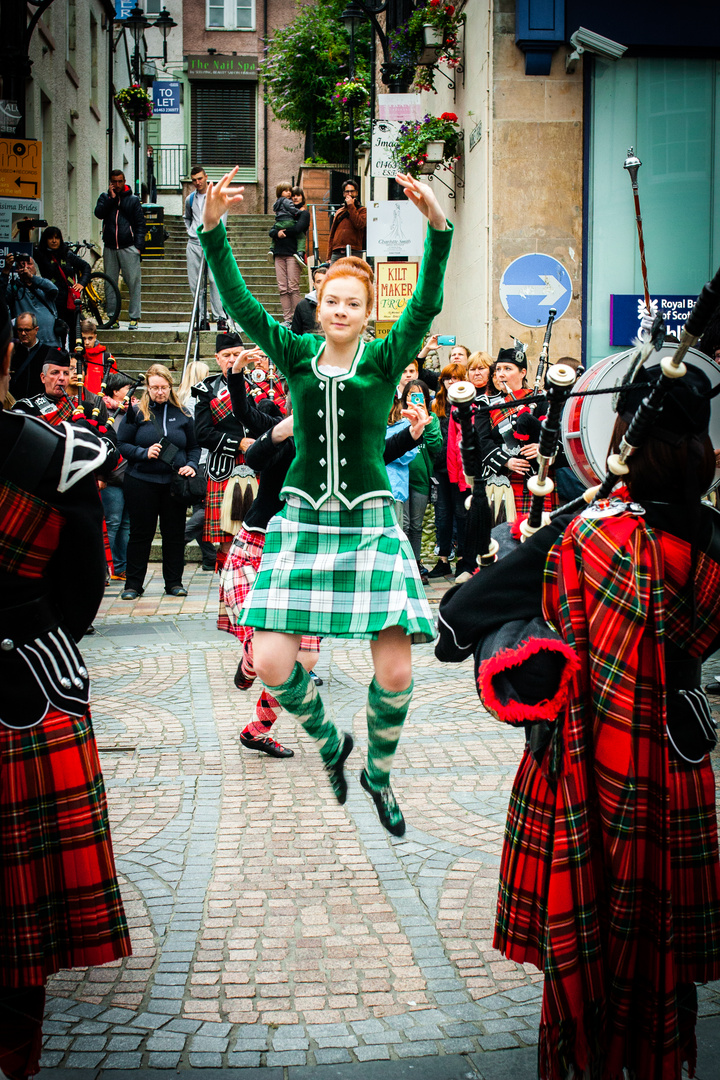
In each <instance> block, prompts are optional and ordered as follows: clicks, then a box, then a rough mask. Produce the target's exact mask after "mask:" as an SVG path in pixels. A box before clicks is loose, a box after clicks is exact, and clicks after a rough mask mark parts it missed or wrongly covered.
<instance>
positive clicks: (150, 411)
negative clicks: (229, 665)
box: [118, 364, 200, 600]
mask: <svg viewBox="0 0 720 1080" xmlns="http://www.w3.org/2000/svg"><path fill="white" fill-rule="evenodd" d="M145 386H146V389H147V394H146V396H145V397H144V398H143V400H142V401H141V403H140V405H138V406H132V405H131V406H130V408H129V409H128V411H127V413H126V415H125V416H124V417H123V420H122V422H121V423H120V426H119V428H118V445H119V447H120V453H121V454H122V456H123V457H124V458H125V460H126V461H127V463H128V467H127V472H126V473H125V483H124V491H125V503H126V505H127V508H128V514H129V516H130V538H129V540H128V546H127V566H126V571H125V573H126V581H125V591H124V592H123V593H122V594H121V596H120V599H121V600H137V598H138V596H141V595H142V593H143V583H144V581H145V574H146V573H147V564H148V559H149V558H150V548H151V546H152V542H153V537H154V536H155V530H156V528H157V524H158V518H159V519H160V535H161V536H162V569H163V578H164V579H165V592H166V593H167V594H168V595H169V596H187V589H185V587H184V586H183V583H182V575H183V570H184V569H185V517H186V511H187V507H186V506H185V504H184V503H183V502H181V501H180V500H179V499H176V498H174V497H173V495H172V492H171V482H172V478H173V474H174V473H176V472H177V473H179V474H180V476H194V475H195V473H196V472H197V468H198V462H199V461H200V447H199V446H198V444H197V440H196V439H195V426H194V424H193V419H192V417H191V416H190V415H189V414H188V413H187V412H185V410H184V409H183V408H182V407H181V405H180V402H179V401H178V399H177V395H176V393H175V389H174V387H173V379H172V375H171V373H170V372H169V371H168V369H167V368H166V367H163V365H162V364H153V365H152V366H151V367H149V368H148V370H147V373H146V375H145Z"/></svg>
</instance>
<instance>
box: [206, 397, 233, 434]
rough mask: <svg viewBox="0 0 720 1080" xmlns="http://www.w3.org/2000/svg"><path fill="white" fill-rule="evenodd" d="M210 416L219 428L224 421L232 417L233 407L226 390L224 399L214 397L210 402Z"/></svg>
mask: <svg viewBox="0 0 720 1080" xmlns="http://www.w3.org/2000/svg"><path fill="white" fill-rule="evenodd" d="M210 414H211V416H212V420H213V424H215V426H216V427H217V425H218V424H220V423H221V422H222V421H223V420H226V419H227V418H228V416H232V414H233V411H232V405H231V404H230V394H229V392H228V391H227V390H226V391H225V394H224V395H223V397H222V398H219V397H214V398H213V399H212V401H211V402H210Z"/></svg>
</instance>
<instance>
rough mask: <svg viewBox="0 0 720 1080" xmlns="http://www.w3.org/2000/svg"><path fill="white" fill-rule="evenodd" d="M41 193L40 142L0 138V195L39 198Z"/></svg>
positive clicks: (17, 197) (36, 140) (4, 196)
mask: <svg viewBox="0 0 720 1080" xmlns="http://www.w3.org/2000/svg"><path fill="white" fill-rule="evenodd" d="M41 195H42V143H41V142H40V141H39V140H38V139H0V197H3V198H13V197H14V198H16V199H39V198H40V196H41Z"/></svg>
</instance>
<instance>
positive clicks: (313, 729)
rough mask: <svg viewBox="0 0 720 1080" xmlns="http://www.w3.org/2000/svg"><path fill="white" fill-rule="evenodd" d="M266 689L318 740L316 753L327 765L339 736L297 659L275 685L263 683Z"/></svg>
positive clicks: (334, 751)
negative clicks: (287, 672) (281, 680)
mask: <svg viewBox="0 0 720 1080" xmlns="http://www.w3.org/2000/svg"><path fill="white" fill-rule="evenodd" d="M265 685H266V686H267V689H268V691H269V693H271V694H272V696H273V697H274V698H276V699H277V701H279V702H280V704H281V705H282V707H283V709H287V711H288V712H289V713H292V714H293V716H297V718H298V720H299V721H300V723H301V724H302V726H303V727H304V728H305V730H306V731H307V733H308V735H310V736H311V737H312V738H313V739H315V740H316V741H317V742H318V743H319V744H320V746H319V749H320V757H321V758H322V759H323V761H324V762H325V764H326V765H327V764H328V763H330V762H333V761H334V760H335V758H336V757H337V756H338V752H339V750H340V736H339V735H338V730H337V728H336V727H335V725H334V724H333V722H332V720H328V719H327V718H326V717H325V709H324V707H323V702H322V698H321V697H320V695H319V694H318V691H317V687H316V686H315V683H314V682H313V681H312V679H311V678H310V676H309V675H308V673H307V671H306V670H305V668H304V667H303V666H302V664H300V663H296V664H295V667H294V668H293V669H292V672H291V673H290V676H289V678H287V679H286V680H285V682H284V683H280V685H279V686H269V685H268V684H267V683H266V684H265Z"/></svg>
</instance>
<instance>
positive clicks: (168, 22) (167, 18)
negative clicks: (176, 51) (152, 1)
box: [153, 7, 177, 64]
mask: <svg viewBox="0 0 720 1080" xmlns="http://www.w3.org/2000/svg"><path fill="white" fill-rule="evenodd" d="M153 26H154V27H155V29H156V30H159V31H160V33H161V34H162V36H163V64H167V36H168V34H169V33H170V31H171V30H172V28H173V27H174V26H177V23H176V22H175V20H174V19H173V17H172V16H171V14H170V12H169V11H168V9H167V8H165V7H164V8H163V9H162V11H161V12H160V14H159V15H158V17H157V19H156V20H155V22H154V23H153ZM158 59H159V57H158Z"/></svg>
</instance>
